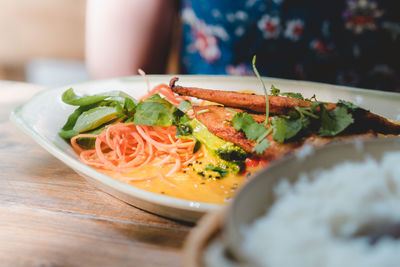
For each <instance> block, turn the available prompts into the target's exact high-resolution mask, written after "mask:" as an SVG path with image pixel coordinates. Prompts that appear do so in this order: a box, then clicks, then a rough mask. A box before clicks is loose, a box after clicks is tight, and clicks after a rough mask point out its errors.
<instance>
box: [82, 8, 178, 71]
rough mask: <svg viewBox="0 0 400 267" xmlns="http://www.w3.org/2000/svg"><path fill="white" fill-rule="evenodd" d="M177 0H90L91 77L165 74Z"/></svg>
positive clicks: (88, 49)
mask: <svg viewBox="0 0 400 267" xmlns="http://www.w3.org/2000/svg"><path fill="white" fill-rule="evenodd" d="M176 2H177V1H175V0H146V1H140V0H115V1H109V0H88V1H87V8H86V44H85V51H86V52H85V54H86V55H85V56H86V65H87V69H88V71H89V74H90V76H91V78H93V79H103V78H110V77H121V76H128V75H133V74H137V71H138V69H139V68H141V69H143V70H144V71H145V72H147V73H164V72H165V67H166V60H167V56H168V52H169V46H170V42H171V40H170V39H171V30H172V28H173V27H172V26H173V22H174V15H175V14H176V9H177V8H176Z"/></svg>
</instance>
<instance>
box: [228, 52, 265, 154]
mask: <svg viewBox="0 0 400 267" xmlns="http://www.w3.org/2000/svg"><path fill="white" fill-rule="evenodd" d="M253 71H254V73H255V74H256V76H257V78H258V80H259V81H260V82H261V84H262V87H263V90H264V95H265V103H266V105H265V114H266V117H265V121H264V123H258V122H256V121H255V120H254V118H253V116H251V115H250V114H248V113H244V112H233V113H235V116H234V117H233V118H232V120H231V123H232V125H233V127H235V129H236V130H237V131H242V132H243V133H244V134H245V135H246V137H247V138H248V139H250V140H252V141H255V142H256V143H257V145H256V146H255V147H254V148H253V152H255V153H257V154H262V153H264V151H265V150H266V149H267V148H268V147H269V142H268V140H267V139H265V138H266V137H267V136H268V135H269V134H270V133H271V132H272V128H271V127H270V123H269V100H268V93H267V89H266V87H265V83H264V81H263V79H262V78H261V76H260V74H259V72H258V70H257V68H256V56H254V57H253ZM232 111H233V110H232Z"/></svg>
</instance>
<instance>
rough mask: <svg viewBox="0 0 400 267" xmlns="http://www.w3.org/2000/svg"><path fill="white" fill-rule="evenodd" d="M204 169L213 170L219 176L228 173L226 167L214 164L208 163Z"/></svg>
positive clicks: (224, 175)
mask: <svg viewBox="0 0 400 267" xmlns="http://www.w3.org/2000/svg"><path fill="white" fill-rule="evenodd" d="M204 170H206V171H213V172H217V173H218V174H219V175H220V176H221V177H226V176H227V175H228V173H229V171H228V170H227V169H224V168H221V167H219V166H214V165H212V164H208V165H207V166H206V167H205V168H204Z"/></svg>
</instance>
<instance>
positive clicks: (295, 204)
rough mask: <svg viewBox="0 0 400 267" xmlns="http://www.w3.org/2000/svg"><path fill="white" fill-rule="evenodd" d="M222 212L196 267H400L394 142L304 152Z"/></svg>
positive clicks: (399, 151)
mask: <svg viewBox="0 0 400 267" xmlns="http://www.w3.org/2000/svg"><path fill="white" fill-rule="evenodd" d="M221 213H222V214H223V219H221V215H219V216H217V217H218V218H219V220H220V221H221V225H220V231H219V234H218V238H211V237H210V236H209V237H208V238H207V239H205V238H204V237H203V240H207V244H203V247H202V252H201V262H202V263H201V265H198V266H268V267H275V266H279V267H286V266H288V267H291V266H296V267H303V266H304V267H314V266H316V267H337V266H341V267H342V266H352V267H354V266H369V267H373V266H387V267H391V266H393V267H395V266H400V138H398V137H393V138H392V137H388V138H377V139H373V140H363V141H361V140H358V141H353V142H346V143H337V144H331V145H328V146H325V147H323V148H320V149H316V150H314V149H312V148H307V147H306V148H304V149H302V150H301V151H298V152H297V153H296V154H292V155H288V156H287V157H284V158H283V159H282V160H279V161H277V162H275V163H274V164H272V165H271V166H270V167H269V168H267V169H265V170H264V171H262V172H260V173H259V174H258V175H256V176H255V177H254V178H253V179H252V180H251V181H250V182H248V184H247V185H246V186H245V187H243V188H242V190H240V191H239V192H238V194H237V195H236V197H235V199H234V200H233V202H232V203H231V204H230V205H229V206H228V207H227V208H226V209H225V211H223V212H220V214H221ZM214 217H216V216H214ZM211 223H212V222H211ZM200 224H201V223H200ZM208 226H210V219H208ZM199 227H200V228H203V229H206V228H207V225H203V226H201V225H200V226H199ZM208 232H209V233H211V232H212V231H209V230H208ZM213 233H214V234H215V233H216V231H214V232H213Z"/></svg>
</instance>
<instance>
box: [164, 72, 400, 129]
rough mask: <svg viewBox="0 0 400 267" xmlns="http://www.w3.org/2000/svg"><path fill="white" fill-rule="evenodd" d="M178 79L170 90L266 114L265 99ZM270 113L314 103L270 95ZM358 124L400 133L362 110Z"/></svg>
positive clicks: (330, 107) (331, 106) (331, 107)
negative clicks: (187, 84) (186, 83)
mask: <svg viewBox="0 0 400 267" xmlns="http://www.w3.org/2000/svg"><path fill="white" fill-rule="evenodd" d="M177 80H178V78H172V79H171V81H170V87H171V90H172V91H173V92H175V93H177V94H179V95H183V96H191V97H196V98H199V99H203V100H208V101H212V102H215V103H219V104H222V105H224V106H227V107H236V108H242V109H245V110H247V111H252V112H257V113H265V108H266V101H265V96H263V95H255V94H247V93H239V92H234V91H220V90H210V89H201V88H195V87H182V86H177V85H175V83H176V81H177ZM268 101H269V112H270V113H271V114H287V113H288V112H289V111H290V110H293V109H294V108H295V107H296V106H298V107H311V106H312V104H313V101H309V100H300V99H296V98H292V97H284V96H268ZM336 107H337V105H336V104H335V103H326V104H325V108H326V109H327V110H328V111H331V110H334V109H335V108H336ZM354 117H355V120H357V121H358V122H359V123H358V124H357V127H358V128H357V129H356V132H365V131H367V130H369V129H370V130H373V131H374V132H377V133H382V134H394V135H399V134H400V124H397V123H393V122H391V121H390V120H388V119H386V118H384V117H382V116H379V115H377V114H374V113H372V112H369V111H367V110H364V109H359V110H358V111H357V112H356V114H354Z"/></svg>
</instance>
